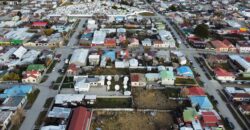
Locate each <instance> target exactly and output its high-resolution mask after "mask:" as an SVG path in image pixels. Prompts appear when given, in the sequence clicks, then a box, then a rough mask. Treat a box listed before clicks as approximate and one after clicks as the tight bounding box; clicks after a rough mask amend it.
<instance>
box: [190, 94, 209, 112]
mask: <svg viewBox="0 0 250 130" xmlns="http://www.w3.org/2000/svg"><path fill="white" fill-rule="evenodd" d="M189 99H190V101H191V104H192V106H193V107H195V106H199V108H200V109H205V110H211V109H213V105H212V103H211V102H210V101H209V99H208V97H207V96H190V97H189Z"/></svg>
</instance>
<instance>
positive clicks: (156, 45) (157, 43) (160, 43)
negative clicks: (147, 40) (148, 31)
mask: <svg viewBox="0 0 250 130" xmlns="http://www.w3.org/2000/svg"><path fill="white" fill-rule="evenodd" d="M153 47H154V48H167V47H168V45H167V44H166V43H165V42H163V41H162V40H154V41H153Z"/></svg>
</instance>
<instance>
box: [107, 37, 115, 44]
mask: <svg viewBox="0 0 250 130" xmlns="http://www.w3.org/2000/svg"><path fill="white" fill-rule="evenodd" d="M104 44H105V45H115V44H116V41H115V39H114V38H106V39H105V42H104Z"/></svg>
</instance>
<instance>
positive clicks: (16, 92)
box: [0, 85, 33, 98]
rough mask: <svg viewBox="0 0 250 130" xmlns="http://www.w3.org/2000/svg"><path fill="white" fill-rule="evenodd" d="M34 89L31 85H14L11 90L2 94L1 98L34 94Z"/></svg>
mask: <svg viewBox="0 0 250 130" xmlns="http://www.w3.org/2000/svg"><path fill="white" fill-rule="evenodd" d="M32 89H33V88H32V86H31V85H14V86H12V87H11V88H8V89H5V90H4V92H3V94H0V98H7V97H13V96H26V95H27V94H29V93H31V92H32Z"/></svg>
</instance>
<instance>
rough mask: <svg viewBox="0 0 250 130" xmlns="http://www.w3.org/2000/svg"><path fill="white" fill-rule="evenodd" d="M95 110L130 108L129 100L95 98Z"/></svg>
mask: <svg viewBox="0 0 250 130" xmlns="http://www.w3.org/2000/svg"><path fill="white" fill-rule="evenodd" d="M93 107H95V108H130V107H131V98H97V99H96V102H95V104H94V105H93Z"/></svg>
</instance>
